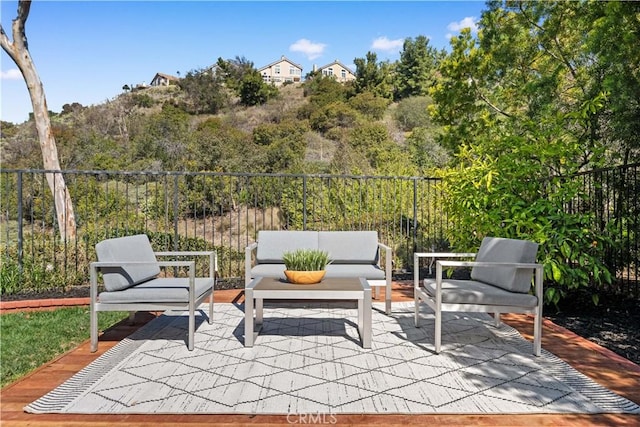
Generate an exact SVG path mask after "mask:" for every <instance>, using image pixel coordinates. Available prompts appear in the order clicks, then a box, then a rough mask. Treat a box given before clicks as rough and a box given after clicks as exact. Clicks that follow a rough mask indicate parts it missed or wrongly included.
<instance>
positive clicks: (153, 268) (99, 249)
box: [96, 234, 160, 291]
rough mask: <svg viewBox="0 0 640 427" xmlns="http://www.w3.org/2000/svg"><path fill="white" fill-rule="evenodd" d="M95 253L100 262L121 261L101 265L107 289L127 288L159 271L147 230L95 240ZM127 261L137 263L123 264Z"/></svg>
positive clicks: (144, 280)
mask: <svg viewBox="0 0 640 427" xmlns="http://www.w3.org/2000/svg"><path fill="white" fill-rule="evenodd" d="M96 255H97V257H98V261H100V262H118V263H123V264H122V266H119V267H103V268H101V269H100V271H102V275H103V279H104V287H105V289H106V290H107V291H120V290H123V289H127V288H129V287H131V286H134V285H137V284H139V283H143V282H146V281H147V280H150V279H153V278H154V277H156V276H157V275H158V274H159V273H160V267H159V265H158V261H157V259H156V255H155V254H154V252H153V248H152V247H151V243H150V242H149V238H148V237H147V235H146V234H137V235H134V236H126V237H117V238H114V239H107V240H103V241H101V242H99V243H98V244H96ZM127 261H131V262H136V263H137V264H126V262H127ZM147 262H148V264H147ZM141 263H142V264H141Z"/></svg>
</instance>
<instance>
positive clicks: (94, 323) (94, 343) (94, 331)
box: [90, 310, 98, 353]
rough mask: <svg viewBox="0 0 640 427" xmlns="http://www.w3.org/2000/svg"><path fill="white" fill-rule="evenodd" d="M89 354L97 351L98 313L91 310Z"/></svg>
mask: <svg viewBox="0 0 640 427" xmlns="http://www.w3.org/2000/svg"><path fill="white" fill-rule="evenodd" d="M90 317H91V320H90V323H91V353H95V352H96V351H98V312H97V311H95V310H91V315H90Z"/></svg>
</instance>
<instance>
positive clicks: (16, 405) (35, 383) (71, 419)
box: [1, 281, 640, 426]
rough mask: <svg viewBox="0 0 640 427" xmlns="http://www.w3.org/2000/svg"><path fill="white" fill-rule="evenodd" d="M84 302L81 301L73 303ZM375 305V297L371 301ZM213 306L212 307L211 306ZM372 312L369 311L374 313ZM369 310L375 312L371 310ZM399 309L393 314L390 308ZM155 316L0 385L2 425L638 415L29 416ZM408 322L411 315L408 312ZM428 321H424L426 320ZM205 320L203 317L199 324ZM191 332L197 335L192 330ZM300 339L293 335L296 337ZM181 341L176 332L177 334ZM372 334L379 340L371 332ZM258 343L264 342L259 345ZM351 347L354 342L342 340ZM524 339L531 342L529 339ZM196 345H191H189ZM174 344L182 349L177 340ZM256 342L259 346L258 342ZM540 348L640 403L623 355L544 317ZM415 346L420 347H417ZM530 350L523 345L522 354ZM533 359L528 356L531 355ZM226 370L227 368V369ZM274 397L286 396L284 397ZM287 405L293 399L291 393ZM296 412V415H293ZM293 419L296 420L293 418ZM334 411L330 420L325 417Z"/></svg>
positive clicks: (401, 293)
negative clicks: (44, 399) (39, 401)
mask: <svg viewBox="0 0 640 427" xmlns="http://www.w3.org/2000/svg"><path fill="white" fill-rule="evenodd" d="M412 300H413V289H412V283H411V282H410V281H396V282H394V283H393V289H392V302H393V304H394V305H393V307H394V311H395V310H397V307H398V306H399V305H402V304H409V305H411V304H412ZM76 302H80V303H81V302H83V301H76ZM215 302H216V307H219V306H223V305H225V304H228V305H230V306H242V305H243V303H244V295H243V291H238V290H218V291H216V293H215ZM378 304H380V303H378ZM378 307H379V308H378V310H377V311H378V312H379V313H378V314H379V315H381V316H384V315H383V314H382V310H381V309H382V308H383V305H378ZM216 310H218V309H216ZM375 311H376V310H375V309H374V312H375ZM374 314H375V313H374ZM395 314H396V315H399V313H398V312H396V313H395ZM155 318H156V317H155V316H154V315H152V314H149V313H138V314H137V316H136V319H135V320H136V323H135V325H129V324H128V322H127V321H126V320H123V322H121V323H120V324H118V325H116V326H114V327H113V328H110V329H109V330H107V331H105V332H104V333H103V334H102V335H101V336H100V346H99V349H98V351H97V352H96V353H91V352H90V351H89V350H90V342H89V341H87V342H85V343H83V344H82V345H81V346H79V347H78V348H76V349H74V350H72V351H70V352H68V353H67V354H65V355H64V356H62V357H60V358H58V359H56V360H54V361H52V362H51V363H49V364H46V365H45V366H42V367H41V368H39V369H38V370H36V371H35V372H34V373H32V374H31V375H29V376H27V377H26V378H24V379H22V380H20V381H18V382H16V383H14V384H12V385H10V386H8V387H6V388H5V389H4V390H2V403H1V419H2V423H3V425H27V424H28V425H87V426H88V425H91V426H94V425H107V424H110V425H112V424H116V425H144V424H165V425H176V424H185V425H186V424H188V425H288V424H291V423H292V422H293V421H297V422H296V423H303V422H304V420H306V422H307V423H309V418H308V417H309V415H313V416H315V417H317V416H320V417H322V416H324V417H325V420H326V421H325V422H329V421H330V420H333V421H331V423H332V424H336V425H345V424H351V425H372V424H375V425H401V424H403V425H404V424H409V425H424V424H435V425H576V426H577V425H580V426H582V425H637V424H638V422H639V421H640V416H639V415H632V414H620V413H603V414H598V413H596V414H580V413H567V414H562V413H555V414H551V413H531V414H517V413H516V414H513V413H505V414H487V415H482V414H479V413H473V414H465V413H437V414H419V413H416V414H411V413H406V414H381V415H378V414H370V413H369V414H359V413H349V414H344V413H334V414H329V413H327V414H324V415H323V414H300V413H295V414H277V415H275V414H260V413H255V414H229V413H226V414H215V413H206V414H198V415H183V414H161V413H151V412H149V413H143V414H126V413H123V414H104V413H102V414H60V413H58V414H55V413H50V414H29V413H26V412H25V411H24V407H25V406H27V405H29V404H30V403H31V402H33V401H35V400H37V399H39V398H40V397H42V396H43V395H45V394H46V393H48V392H50V391H51V390H53V389H54V388H56V387H57V386H59V385H60V384H62V383H63V382H64V381H66V380H67V379H68V378H70V377H71V376H72V375H74V374H76V373H77V372H78V371H80V370H81V369H82V368H84V367H85V366H87V365H89V364H90V363H91V362H93V361H94V360H96V359H97V358H98V357H99V356H101V355H104V354H105V353H107V354H108V352H110V351H113V349H114V347H116V345H118V344H119V343H121V342H122V340H123V339H125V337H127V336H128V335H130V334H131V333H132V332H134V331H135V330H137V329H138V328H140V327H141V326H143V325H145V324H148V322H149V321H150V320H152V319H155ZM408 319H409V320H411V321H412V320H413V319H412V316H411V313H409V317H408ZM502 320H503V321H504V322H505V323H506V324H508V325H511V326H513V327H515V328H517V330H518V331H519V332H520V334H522V336H523V337H524V338H526V339H527V340H528V341H531V340H532V339H533V322H532V318H531V317H529V316H527V315H519V314H510V315H503V316H502ZM426 321H427V320H423V322H426ZM205 324H206V322H205V323H203V324H202V325H201V326H204V325H205ZM196 336H198V333H196ZM296 338H300V337H296ZM182 339H183V338H182ZM376 339H377V340H378V341H379V340H380V339H381V338H380V337H379V336H378V337H376V336H375V335H374V337H373V340H374V343H375V341H376ZM263 344H264V343H263ZM349 344H353V346H354V347H355V346H358V347H359V344H357V343H349ZM529 345H530V344H529ZM197 346H198V344H197V343H196V350H197ZM179 347H180V348H181V349H182V350H183V351H185V352H186V351H187V349H186V348H184V344H183V343H181V344H180V345H179ZM258 348H259V346H258ZM542 348H543V349H545V350H547V351H549V352H552V353H553V354H555V355H556V356H558V357H559V358H561V359H562V360H564V361H566V362H567V363H569V364H570V365H571V366H573V367H574V368H575V369H577V370H578V371H580V372H582V373H584V374H585V375H586V376H588V377H589V378H591V379H593V380H594V381H596V382H597V383H598V384H601V385H602V386H605V387H607V388H608V389H609V390H611V391H613V392H614V393H617V394H619V395H620V396H622V397H624V398H627V399H629V400H631V401H633V402H640V367H638V366H637V365H635V364H633V363H631V362H629V361H627V360H626V359H623V358H622V357H620V356H617V355H615V354H614V353H612V352H610V351H608V350H606V349H603V348H602V347H599V346H597V345H595V344H593V343H591V342H589V341H587V340H585V339H583V338H581V337H579V336H576V335H575V334H573V333H571V332H570V331H567V330H566V329H563V328H561V327H558V326H556V325H554V324H553V323H551V322H550V321H548V320H545V321H544V322H543V333H542ZM421 351H424V349H423V350H421ZM526 351H528V352H530V346H529V347H528V348H527V349H526V350H525V352H526ZM532 357H533V356H532ZM229 368H230V369H232V367H229ZM279 399H281V400H286V399H287V397H286V396H282V397H280V398H279ZM289 399H291V402H290V404H292V405H293V404H294V399H293V398H292V397H291V396H290V397H289ZM293 417H295V418H293ZM299 417H306V418H303V421H300V418H299ZM329 417H333V418H329ZM312 420H315V421H313V422H312V423H311V424H314V423H315V424H318V423H322V421H321V418H312Z"/></svg>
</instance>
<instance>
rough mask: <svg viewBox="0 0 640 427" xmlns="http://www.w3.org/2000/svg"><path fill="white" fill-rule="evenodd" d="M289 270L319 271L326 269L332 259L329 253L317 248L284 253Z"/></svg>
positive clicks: (284, 259) (285, 263)
mask: <svg viewBox="0 0 640 427" xmlns="http://www.w3.org/2000/svg"><path fill="white" fill-rule="evenodd" d="M282 259H283V261H284V265H285V266H286V267H287V270H293V271H318V270H324V269H325V267H326V266H327V264H329V262H330V261H331V260H330V258H329V253H328V252H325V251H321V250H317V249H298V250H295V251H287V252H285V253H284V254H283V255H282Z"/></svg>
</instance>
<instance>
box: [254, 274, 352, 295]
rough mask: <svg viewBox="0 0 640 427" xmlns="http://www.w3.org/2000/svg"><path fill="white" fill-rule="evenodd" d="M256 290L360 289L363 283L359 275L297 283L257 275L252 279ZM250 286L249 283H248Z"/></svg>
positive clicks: (309, 290) (310, 290)
mask: <svg viewBox="0 0 640 427" xmlns="http://www.w3.org/2000/svg"><path fill="white" fill-rule="evenodd" d="M255 282H257V283H255ZM252 284H253V289H254V290H256V291H278V290H282V291H295V290H299V291H305V292H313V291H362V290H363V285H362V283H361V281H360V278H359V277H340V278H338V277H325V278H324V279H322V282H320V283H314V284H311V285H298V284H294V283H289V282H287V281H286V280H285V279H280V278H273V277H258V278H255V279H254V280H253V281H252ZM249 286H251V284H249Z"/></svg>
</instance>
